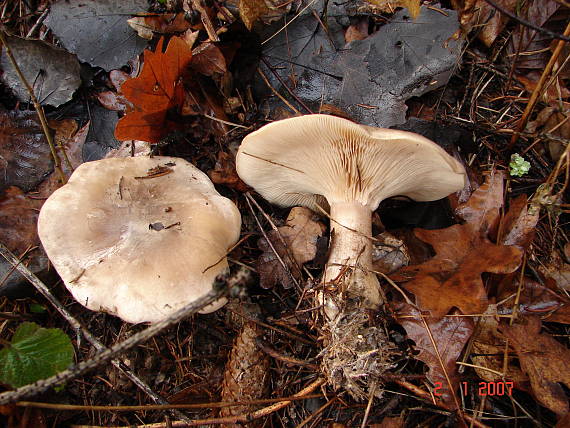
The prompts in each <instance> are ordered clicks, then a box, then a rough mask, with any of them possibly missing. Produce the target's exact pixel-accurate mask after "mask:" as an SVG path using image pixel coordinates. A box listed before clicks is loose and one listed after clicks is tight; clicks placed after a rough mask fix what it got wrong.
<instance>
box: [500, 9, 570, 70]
mask: <svg viewBox="0 0 570 428" xmlns="http://www.w3.org/2000/svg"><path fill="white" fill-rule="evenodd" d="M517 4H519V3H517ZM560 7H561V4H560V3H559V2H557V1H556V0H535V1H530V2H526V3H525V4H524V7H522V8H520V10H518V11H516V12H518V15H519V16H520V17H521V18H523V19H525V20H527V21H529V22H531V23H532V24H534V25H536V26H537V27H540V28H547V29H551V30H554V31H557V32H560V33H562V32H564V26H565V25H566V24H565V22H562V25H561V24H560V20H555V19H554V16H555V14H556V13H557V11H558V10H559V9H560ZM563 19H564V18H563ZM566 19H567V18H566ZM556 21H558V24H556ZM551 24H555V25H557V26H555V27H554V28H552V27H550V25H551ZM551 41H552V38H551V37H549V36H548V35H546V34H544V33H541V32H539V31H536V30H533V29H531V28H528V27H527V26H526V25H517V26H516V28H515V30H514V31H513V34H512V35H511V37H510V38H509V44H508V45H507V54H508V58H512V60H516V64H515V67H516V69H517V70H518V71H519V73H520V74H526V72H527V71H528V70H537V71H538V72H540V73H541V72H542V70H543V69H544V66H545V65H546V63H547V62H548V60H549V58H550V56H551V53H550V51H549V47H550V42H551ZM517 53H518V54H517ZM521 54H522V55H521Z"/></svg>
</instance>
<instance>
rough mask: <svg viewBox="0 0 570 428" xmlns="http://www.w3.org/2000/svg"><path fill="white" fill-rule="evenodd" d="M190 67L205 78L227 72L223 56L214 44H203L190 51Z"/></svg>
mask: <svg viewBox="0 0 570 428" xmlns="http://www.w3.org/2000/svg"><path fill="white" fill-rule="evenodd" d="M190 66H191V67H192V68H193V69H194V70H196V71H197V72H198V73H201V74H203V75H205V76H213V75H214V74H223V73H225V72H226V71H228V66H227V64H226V58H225V57H224V54H223V53H222V51H221V50H220V48H219V47H217V46H216V45H215V44H214V43H211V42H204V43H201V44H200V46H198V47H196V48H194V49H192V61H190Z"/></svg>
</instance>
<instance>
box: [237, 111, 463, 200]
mask: <svg viewBox="0 0 570 428" xmlns="http://www.w3.org/2000/svg"><path fill="white" fill-rule="evenodd" d="M236 168H237V172H238V175H239V176H240V177H241V179H242V180H243V181H244V182H245V183H247V184H248V185H249V186H251V187H253V188H254V189H255V190H256V191H257V192H258V193H259V194H261V196H263V197H264V198H265V199H267V200H268V201H269V202H272V203H275V204H277V205H280V206H295V205H303V206H306V207H308V208H311V209H313V210H316V211H318V206H320V207H323V208H325V209H326V208H327V206H328V204H327V201H328V203H329V204H333V203H342V202H348V203H353V202H358V203H360V204H362V205H364V206H367V207H369V208H370V209H371V210H375V209H376V208H378V205H379V204H380V202H381V201H382V200H384V199H386V198H389V197H392V196H398V195H399V196H407V197H409V198H411V199H414V200H416V201H432V200H437V199H441V198H444V197H446V196H447V195H449V194H450V193H453V192H455V191H457V190H459V189H461V188H463V186H464V183H465V178H466V175H465V170H464V168H463V166H462V165H461V164H460V163H459V162H458V161H457V160H455V159H454V158H453V157H451V156H449V155H448V154H447V153H446V152H445V150H443V149H442V148H441V147H439V146H438V145H437V144H435V143H434V142H432V141H430V140H428V139H427V138H424V137H422V136H421V135H417V134H414V133H411V132H405V131H397V130H393V129H382V128H374V127H370V126H363V125H358V124H356V123H353V122H351V121H349V120H346V119H341V118H338V117H335V116H328V115H323V114H314V115H307V116H300V117H294V118H290V119H285V120H280V121H276V122H273V123H270V124H269V125H266V126H264V127H262V128H260V129H259V130H257V131H255V132H253V133H251V134H249V135H248V136H247V137H245V138H244V140H243V142H242V144H241V146H240V148H239V151H238V155H237V159H236Z"/></svg>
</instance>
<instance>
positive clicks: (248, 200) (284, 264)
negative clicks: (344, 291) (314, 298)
mask: <svg viewBox="0 0 570 428" xmlns="http://www.w3.org/2000/svg"><path fill="white" fill-rule="evenodd" d="M245 196H246V198H245V201H246V202H247V205H248V207H249V209H250V211H251V214H252V215H253V218H254V220H255V222H256V223H257V227H259V230H261V233H262V234H263V237H264V238H265V240H266V241H267V244H268V245H269V248H271V251H273V254H275V257H277V260H278V261H279V263H280V264H281V266H282V267H283V269H284V270H285V272H287V274H288V275H289V276H290V277H291V280H292V281H293V283H294V284H295V286H296V287H297V289H298V290H302V287H301V285H300V284H299V281H297V278H295V277H294V276H293V274H292V273H291V269H289V266H287V264H286V263H285V262H284V261H283V259H282V258H281V256H280V255H279V253H278V252H277V250H276V249H275V246H274V245H273V243H272V242H271V239H269V237H268V236H267V233H265V230H263V227H262V226H261V222H260V221H259V219H258V218H257V216H256V215H255V211H253V206H252V205H251V202H250V199H251V200H252V201H253V202H254V203H255V204H257V201H256V200H255V199H253V197H252V196H251V195H250V194H249V192H246V193H245ZM258 207H259V205H258ZM285 248H287V247H285Z"/></svg>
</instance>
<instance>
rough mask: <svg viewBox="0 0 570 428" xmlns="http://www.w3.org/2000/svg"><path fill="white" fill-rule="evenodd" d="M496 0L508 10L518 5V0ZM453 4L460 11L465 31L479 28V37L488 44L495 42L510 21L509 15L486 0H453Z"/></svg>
mask: <svg viewBox="0 0 570 428" xmlns="http://www.w3.org/2000/svg"><path fill="white" fill-rule="evenodd" d="M496 2H497V4H499V5H501V6H502V7H503V8H504V9H506V10H508V11H513V10H514V8H515V6H516V5H517V0H496ZM451 4H452V5H453V8H454V9H456V10H457V12H458V13H459V21H460V23H461V27H462V28H463V31H465V32H466V33H468V32H470V31H471V30H472V29H473V28H477V33H476V34H477V37H478V38H479V40H481V41H482V42H483V43H485V45H487V46H491V45H492V44H493V42H494V41H495V39H496V38H497V36H498V35H499V34H500V33H501V31H503V28H505V25H506V24H507V22H508V21H509V17H508V16H506V15H504V14H502V13H499V12H498V11H497V10H496V9H495V8H494V7H493V6H491V5H490V4H488V3H487V2H486V1H485V0H466V1H459V0H451Z"/></svg>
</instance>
